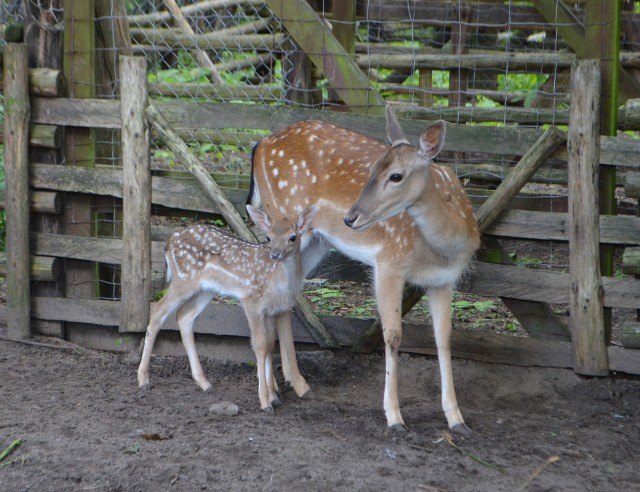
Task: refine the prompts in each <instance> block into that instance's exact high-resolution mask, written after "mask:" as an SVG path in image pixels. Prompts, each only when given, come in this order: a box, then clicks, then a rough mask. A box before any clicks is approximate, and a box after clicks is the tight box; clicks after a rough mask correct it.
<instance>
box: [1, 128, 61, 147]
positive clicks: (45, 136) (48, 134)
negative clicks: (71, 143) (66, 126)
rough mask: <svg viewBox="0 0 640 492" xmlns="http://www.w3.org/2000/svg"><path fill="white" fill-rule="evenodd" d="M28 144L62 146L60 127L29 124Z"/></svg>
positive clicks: (2, 138)
mask: <svg viewBox="0 0 640 492" xmlns="http://www.w3.org/2000/svg"><path fill="white" fill-rule="evenodd" d="M2 144H4V133H0V145H2ZM29 145H30V146H32V147H37V148H41V149H59V148H60V147H61V146H62V127H60V126H53V125H30V126H29Z"/></svg>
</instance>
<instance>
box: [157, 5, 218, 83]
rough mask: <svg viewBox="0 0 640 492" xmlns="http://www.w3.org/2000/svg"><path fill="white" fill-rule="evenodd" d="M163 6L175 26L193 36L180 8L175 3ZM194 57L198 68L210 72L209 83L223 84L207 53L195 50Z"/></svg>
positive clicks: (193, 33)
mask: <svg viewBox="0 0 640 492" xmlns="http://www.w3.org/2000/svg"><path fill="white" fill-rule="evenodd" d="M164 5H165V7H166V8H167V10H168V11H169V12H170V13H171V17H173V20H174V21H175V23H176V24H177V26H178V27H179V28H180V29H182V30H183V31H184V32H185V33H187V34H190V35H192V36H195V34H196V33H195V32H194V31H193V29H192V28H191V25H190V24H189V23H188V22H187V19H185V17H184V14H183V13H182V11H181V10H180V7H178V4H177V3H176V1H175V0H164ZM195 55H196V56H195V57H196V60H198V63H199V64H200V66H201V67H204V68H207V69H209V70H210V71H211V74H210V75H209V78H210V79H211V81H212V82H217V83H218V84H223V83H224V82H223V80H222V78H221V77H220V74H219V73H218V69H217V68H216V66H215V65H214V64H213V62H212V61H211V58H209V55H207V52H206V51H203V50H201V49H196V50H195Z"/></svg>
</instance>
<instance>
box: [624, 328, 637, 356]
mask: <svg viewBox="0 0 640 492" xmlns="http://www.w3.org/2000/svg"><path fill="white" fill-rule="evenodd" d="M622 345H623V347H626V348H630V349H640V323H638V322H637V321H627V322H626V323H623V324H622ZM639 355H640V354H639Z"/></svg>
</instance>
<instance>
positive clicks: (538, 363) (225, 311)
mask: <svg viewBox="0 0 640 492" xmlns="http://www.w3.org/2000/svg"><path fill="white" fill-rule="evenodd" d="M118 304H119V302H117V301H100V300H84V301H83V300H79V299H78V300H74V299H50V298H36V299H34V313H37V316H38V317H39V318H42V319H49V318H52V319H62V320H66V319H67V318H74V319H76V318H82V319H83V320H84V322H85V323H89V324H92V325H103V326H114V325H113V323H117V322H118V320H119V307H118ZM93 311H95V313H94V312H93ZM1 318H2V307H0V319H1ZM321 319H322V323H323V324H324V326H326V327H327V330H328V331H329V332H330V333H331V334H332V335H333V336H334V337H335V338H336V339H337V340H338V341H339V342H340V343H341V345H343V346H350V345H352V344H353V343H354V341H355V340H356V339H357V338H358V337H359V335H360V333H361V332H362V331H363V330H364V329H365V328H366V327H367V326H368V325H369V324H370V323H371V321H372V320H360V319H358V320H356V319H348V318H341V317H335V316H323V317H322V318H321ZM163 330H170V331H177V330H178V327H177V324H176V322H175V320H174V319H169V320H167V322H166V323H165V325H164V326H163ZM194 330H195V332H196V333H201V334H209V335H218V336H234V337H249V327H248V326H247V322H246V317H245V315H244V312H243V310H242V307H241V306H239V305H227V304H217V303H212V304H210V305H209V306H208V307H207V308H206V309H205V310H204V311H203V312H202V314H201V315H200V316H199V317H198V319H197V320H196V322H195V325H194ZM293 335H294V340H295V342H296V343H314V340H313V338H312V337H311V336H310V335H309V333H308V332H307V331H306V329H305V328H304V326H303V324H302V323H301V322H300V321H299V320H298V319H296V318H295V317H294V318H293ZM451 346H452V355H453V357H457V358H464V359H471V360H478V361H484V362H492V363H500V364H508V365H514V366H525V367H559V368H569V367H572V366H573V360H572V357H573V356H572V346H571V343H570V342H557V341H554V342H550V341H545V340H536V339H531V338H520V337H514V336H511V335H499V334H495V333H483V332H473V331H466V330H454V331H453V333H452V335H451ZM400 351H401V352H405V353H414V354H428V355H435V354H436V346H435V341H434V339H433V334H432V330H431V327H430V326H422V325H414V324H409V323H403V341H402V345H401V346H400ZM608 352H609V360H610V364H611V365H610V370H612V371H619V372H624V373H627V374H640V357H639V356H638V351H637V350H629V349H623V348H621V347H609V349H608Z"/></svg>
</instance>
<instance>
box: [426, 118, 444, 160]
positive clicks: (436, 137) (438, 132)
mask: <svg viewBox="0 0 640 492" xmlns="http://www.w3.org/2000/svg"><path fill="white" fill-rule="evenodd" d="M446 133H447V127H446V125H445V122H444V121H443V120H439V121H436V122H435V123H434V124H433V125H431V126H429V128H427V129H426V130H425V132H424V133H423V134H422V135H420V156H421V157H422V158H424V159H426V160H429V161H430V160H431V159H433V158H434V157H435V156H437V155H438V154H439V153H440V151H441V150H442V147H443V146H444V137H445V134H446Z"/></svg>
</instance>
